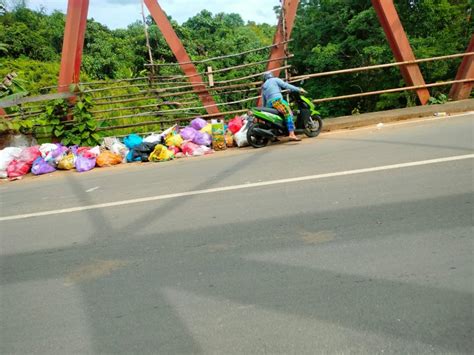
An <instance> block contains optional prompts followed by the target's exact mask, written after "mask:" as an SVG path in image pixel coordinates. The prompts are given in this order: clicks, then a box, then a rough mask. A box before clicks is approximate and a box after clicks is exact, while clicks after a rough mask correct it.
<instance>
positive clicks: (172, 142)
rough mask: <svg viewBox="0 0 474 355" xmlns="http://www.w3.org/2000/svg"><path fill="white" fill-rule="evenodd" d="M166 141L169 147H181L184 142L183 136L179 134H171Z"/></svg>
mask: <svg viewBox="0 0 474 355" xmlns="http://www.w3.org/2000/svg"><path fill="white" fill-rule="evenodd" d="M165 142H166V145H167V146H168V147H171V146H174V147H178V148H179V147H181V144H183V137H181V136H180V135H179V134H170V135H169V136H168V137H166V140H165Z"/></svg>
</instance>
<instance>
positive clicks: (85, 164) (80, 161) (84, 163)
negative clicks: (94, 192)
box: [76, 155, 96, 173]
mask: <svg viewBox="0 0 474 355" xmlns="http://www.w3.org/2000/svg"><path fill="white" fill-rule="evenodd" d="M95 161H96V158H95V157H94V158H86V157H85V156H82V155H79V156H78V157H77V158H76V170H77V171H78V172H80V173H82V172H84V171H89V170H92V169H93V168H94V166H95Z"/></svg>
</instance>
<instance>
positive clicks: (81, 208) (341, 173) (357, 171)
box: [0, 154, 474, 222]
mask: <svg viewBox="0 0 474 355" xmlns="http://www.w3.org/2000/svg"><path fill="white" fill-rule="evenodd" d="M473 158H474V154H465V155H456V156H452V157H446V158H438V159H429V160H420V161H414V162H409V163H401V164H393V165H383V166H376V167H372V168H364V169H355V170H347V171H339V172H335V173H327V174H318V175H307V176H300V177H295V178H288V179H278V180H270V181H262V182H255V183H246V184H242V185H232V186H225V187H216V188H213V189H205V190H194V191H187V192H179V193H174V194H167V195H156V196H150V197H143V198H136V199H131V200H123V201H116V202H107V203H99V204H95V205H89V206H79V207H71V208H64V209H58V210H50V211H44V212H34V213H26V214H19V215H12V216H5V217H0V222H2V221H11V220H15V219H25V218H31V217H41V216H49V215H55V214H62V213H73V212H80V211H86V210H93V209H98V208H108V207H117V206H124V205H131V204H137V203H145V202H151V201H159V200H168V199H172V198H179V197H186V196H194V195H204V194H212V193H216V192H223V191H233V190H241V189H249V188H254V187H263V186H271V185H279V184H287V183H293V182H301V181H309V180H318V179H325V178H330V177H337V176H346V175H355V174H364V173H371V172H377V171H383V170H392V169H401V168H408V167H413V166H421V165H429V164H439V163H446V162H451V161H456V160H465V159H473Z"/></svg>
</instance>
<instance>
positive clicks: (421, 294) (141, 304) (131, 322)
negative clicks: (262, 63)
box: [0, 114, 474, 354]
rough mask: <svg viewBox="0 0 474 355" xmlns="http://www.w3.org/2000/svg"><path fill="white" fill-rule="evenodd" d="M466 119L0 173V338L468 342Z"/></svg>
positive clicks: (110, 342) (371, 349)
mask: <svg viewBox="0 0 474 355" xmlns="http://www.w3.org/2000/svg"><path fill="white" fill-rule="evenodd" d="M473 123H474V115H472V114H471V115H462V116H458V117H450V118H441V119H436V120H434V119H433V120H425V121H420V122H410V123H403V124H396V125H393V126H387V125H386V126H384V127H382V128H381V129H376V128H374V127H372V128H369V129H361V130H355V131H350V132H336V133H328V134H324V135H321V136H320V137H318V138H316V139H311V140H310V139H306V140H304V141H303V142H302V143H288V144H279V145H274V146H271V147H267V148H264V149H260V150H254V149H245V150H238V151H237V150H235V151H232V152H225V153H219V154H215V155H214V156H209V157H201V158H190V159H186V160H181V161H174V162H169V163H161V164H142V165H140V164H131V165H127V166H118V167H114V168H108V169H95V170H93V171H91V172H89V173H84V174H78V173H74V172H67V173H57V174H53V175H51V176H42V177H38V178H28V179H25V180H23V181H18V182H12V183H2V184H0V201H1V210H0V233H1V239H0V240H1V248H0V260H1V263H0V266H1V279H0V280H1V295H0V296H1V298H0V302H1V304H0V316H1V326H0V327H1V328H0V332H1V333H0V353H2V354H9V353H18V354H25V353H43V354H72V353H126V354H131V353H137V354H144V353H162V354H186V353H206V354H209V353H216V354H217V353H219V354H233V353H236V354H260V353H262V354H264V353H286V354H289V353H292V354H314V353H348V352H354V353H370V354H372V353H403V354H407V353H416V354H420V353H471V352H472V349H473V346H474V344H473V324H474V322H473V320H474V319H473V309H474V307H473V305H474V304H473V291H474V287H473V270H474V268H473V265H474V264H473V181H474V180H473V166H474V165H473V162H474V159H473V158H474V157H473V150H474V149H473V148H474V147H473V142H474V139H473V138H474V137H473ZM408 163H410V164H408Z"/></svg>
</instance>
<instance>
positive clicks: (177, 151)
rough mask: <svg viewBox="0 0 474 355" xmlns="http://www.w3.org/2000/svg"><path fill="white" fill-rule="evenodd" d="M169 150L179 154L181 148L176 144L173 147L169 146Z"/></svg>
mask: <svg viewBox="0 0 474 355" xmlns="http://www.w3.org/2000/svg"><path fill="white" fill-rule="evenodd" d="M168 150H170V151H171V152H173V154H174V155H176V154H178V153H180V152H181V150H180V149H179V148H178V147H175V146H172V147H169V148H168Z"/></svg>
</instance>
